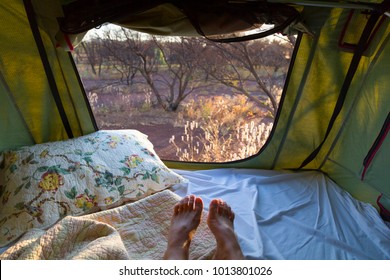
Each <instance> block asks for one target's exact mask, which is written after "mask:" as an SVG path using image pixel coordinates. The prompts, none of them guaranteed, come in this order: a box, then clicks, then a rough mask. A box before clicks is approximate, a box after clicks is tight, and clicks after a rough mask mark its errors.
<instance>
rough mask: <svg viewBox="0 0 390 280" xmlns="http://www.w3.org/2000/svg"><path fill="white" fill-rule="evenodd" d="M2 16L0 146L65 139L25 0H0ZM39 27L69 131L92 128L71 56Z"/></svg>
mask: <svg viewBox="0 0 390 280" xmlns="http://www.w3.org/2000/svg"><path fill="white" fill-rule="evenodd" d="M0 14H1V19H0V22H1V26H2V29H1V32H0V42H1V43H0V44H1V47H0V88H1V94H0V104H1V105H0V106H1V107H2V110H1V112H0V127H1V131H2V137H1V139H0V150H4V149H9V148H14V147H18V146H21V145H30V144H34V143H42V142H46V141H54V140H58V139H66V138H67V137H68V136H67V134H66V131H65V128H64V125H63V122H62V120H61V117H60V115H59V111H58V109H57V106H56V104H55V102H54V99H53V96H52V89H51V88H50V86H49V82H48V78H47V76H46V73H45V69H44V67H43V64H42V61H41V58H40V55H39V50H38V47H37V45H36V41H35V39H34V36H33V34H32V30H31V27H30V22H29V21H28V18H27V15H26V10H25V7H24V3H23V1H7V2H2V3H0ZM39 28H40V34H39V36H41V38H42V41H43V44H44V46H45V52H46V54H47V59H48V61H49V64H50V70H51V71H52V73H53V76H54V79H55V83H56V86H57V88H58V90H59V92H60V96H61V100H62V104H63V106H64V108H65V112H66V115H67V118H68V120H69V122H70V126H71V130H72V131H73V135H74V136H78V135H83V134H85V133H88V132H92V131H94V130H95V128H94V126H93V122H92V120H91V117H90V116H89V113H88V112H89V111H88V106H89V104H88V103H87V102H86V100H85V97H84V94H82V88H81V87H80V84H79V82H78V79H77V75H76V73H75V71H74V67H73V65H72V61H71V60H70V57H69V54H68V53H65V52H63V51H62V50H57V49H56V48H55V45H54V44H53V41H52V39H51V38H50V36H49V34H48V33H46V32H45V31H44V30H43V29H42V28H41V27H39ZM16 30H17V32H15V31H16Z"/></svg>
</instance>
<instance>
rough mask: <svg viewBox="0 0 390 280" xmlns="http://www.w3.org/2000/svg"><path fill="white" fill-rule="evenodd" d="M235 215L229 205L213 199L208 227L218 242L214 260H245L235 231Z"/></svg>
mask: <svg viewBox="0 0 390 280" xmlns="http://www.w3.org/2000/svg"><path fill="white" fill-rule="evenodd" d="M233 221H234V213H233V211H232V209H231V208H230V206H229V205H227V204H226V202H224V201H222V200H221V199H213V200H212V201H211V203H210V209H209V215H208V217H207V225H208V226H209V228H210V230H211V232H212V233H213V234H214V236H215V240H216V241H217V250H216V252H215V254H214V257H213V259H216V260H240V259H244V256H243V254H242V251H241V248H240V245H239V244H238V241H237V237H236V234H235V233H234V229H233Z"/></svg>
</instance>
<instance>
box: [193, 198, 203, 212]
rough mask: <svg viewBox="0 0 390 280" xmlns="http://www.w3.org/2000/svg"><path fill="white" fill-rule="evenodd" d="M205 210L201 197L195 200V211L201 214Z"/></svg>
mask: <svg viewBox="0 0 390 280" xmlns="http://www.w3.org/2000/svg"><path fill="white" fill-rule="evenodd" d="M202 210H203V200H202V199H201V198H200V197H196V198H195V211H197V212H201V211H202Z"/></svg>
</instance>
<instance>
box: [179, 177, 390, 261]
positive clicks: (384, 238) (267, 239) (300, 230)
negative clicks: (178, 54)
mask: <svg viewBox="0 0 390 280" xmlns="http://www.w3.org/2000/svg"><path fill="white" fill-rule="evenodd" d="M174 171H175V172H177V173H179V174H181V175H182V176H184V177H185V178H187V179H188V180H189V184H188V185H179V186H176V187H174V188H173V191H174V192H175V193H177V194H178V195H180V196H182V197H183V196H185V195H187V194H195V195H198V196H200V197H202V199H203V201H204V204H205V208H206V210H207V209H208V205H209V203H210V201H211V199H213V198H222V199H223V200H225V201H226V202H227V203H228V204H230V206H231V207H232V209H233V210H234V212H235V214H236V219H235V231H236V234H237V236H238V240H239V243H240V245H241V248H242V251H243V253H244V255H245V257H246V258H247V259H298V260H306V259H310V260H315V259H321V260H327V259H331V260H334V259H365V260H366V259H390V228H389V226H388V225H387V224H386V223H385V222H384V221H383V220H382V219H381V217H380V216H379V214H378V212H377V211H376V209H375V208H374V207H373V206H372V205H370V204H367V203H363V202H360V201H358V200H356V199H354V198H352V197H351V196H350V195H349V194H348V193H347V192H346V191H344V190H342V189H341V188H340V187H338V186H337V185H336V184H335V183H334V182H333V181H332V180H330V179H329V178H328V177H326V176H325V175H324V174H322V173H320V172H315V171H305V172H296V173H294V172H289V171H269V170H253V169H214V170H203V171H185V170H174Z"/></svg>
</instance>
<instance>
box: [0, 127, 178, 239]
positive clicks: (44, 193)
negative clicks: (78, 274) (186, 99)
mask: <svg viewBox="0 0 390 280" xmlns="http://www.w3.org/2000/svg"><path fill="white" fill-rule="evenodd" d="M184 182H186V181H185V179H184V178H183V177H181V176H180V175H178V174H176V173H174V172H173V171H171V170H170V169H168V168H167V167H166V166H165V165H164V163H163V162H162V161H161V160H160V159H159V157H158V156H157V155H156V153H155V151H154V149H153V145H152V143H151V142H150V141H149V140H148V139H147V136H146V135H144V134H142V133H141V132H139V131H136V130H101V131H98V132H95V133H92V134H90V135H86V136H82V137H78V138H75V139H71V140H65V141H58V142H52V143H44V144H37V145H34V146H31V147H22V148H19V149H17V150H13V151H6V152H3V153H1V154H0V229H1V232H0V246H5V245H6V244H9V243H10V242H12V241H14V240H15V239H16V238H18V237H19V236H20V235H22V234H23V233H25V232H26V231H27V230H29V229H30V228H47V227H49V226H51V225H53V224H54V223H56V222H57V221H58V220H60V219H61V218H63V217H65V216H67V215H74V216H78V215H83V214H89V213H92V212H96V211H99V210H104V209H108V208H112V207H115V206H118V205H120V204H123V203H126V202H129V201H136V200H138V199H140V198H143V197H146V196H148V195H150V194H152V193H155V192H158V191H161V190H163V189H166V188H168V187H171V186H172V185H175V184H178V183H184Z"/></svg>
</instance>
